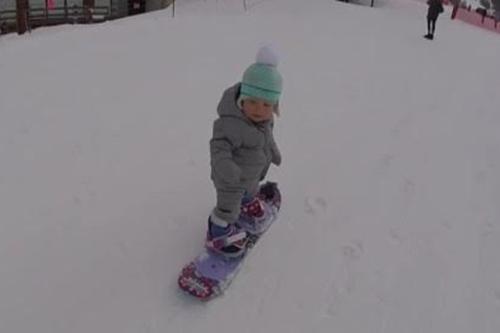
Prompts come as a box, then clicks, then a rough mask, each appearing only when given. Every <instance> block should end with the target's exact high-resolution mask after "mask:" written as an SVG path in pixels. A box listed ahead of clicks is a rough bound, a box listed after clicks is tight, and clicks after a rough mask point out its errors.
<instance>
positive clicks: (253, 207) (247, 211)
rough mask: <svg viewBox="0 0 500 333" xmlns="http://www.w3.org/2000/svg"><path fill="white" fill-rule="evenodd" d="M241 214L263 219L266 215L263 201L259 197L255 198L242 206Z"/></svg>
mask: <svg viewBox="0 0 500 333" xmlns="http://www.w3.org/2000/svg"><path fill="white" fill-rule="evenodd" d="M241 213H242V214H244V215H246V216H249V217H253V218H259V217H262V216H263V215H264V207H263V205H262V201H261V200H260V199H259V198H258V197H254V198H253V199H251V200H250V201H248V202H246V203H244V204H243V205H242V206H241Z"/></svg>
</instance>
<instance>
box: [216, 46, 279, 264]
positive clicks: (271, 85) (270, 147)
mask: <svg viewBox="0 0 500 333" xmlns="http://www.w3.org/2000/svg"><path fill="white" fill-rule="evenodd" d="M277 65H278V57H277V55H276V53H275V52H274V51H273V49H272V48H271V47H270V46H265V47H262V48H260V49H259V51H258V53H257V58H256V62H255V63H254V64H252V65H250V66H249V67H248V68H247V69H246V71H245V72H244V74H243V78H242V80H241V82H239V83H237V84H235V85H233V86H231V87H229V88H228V89H227V90H226V91H225V92H224V94H223V96H222V99H221V100H220V102H219V105H218V108H217V112H218V116H219V117H218V119H217V120H215V122H214V124H213V136H212V138H211V140H210V159H211V178H212V181H213V184H214V187H215V190H216V194H217V203H216V206H215V208H214V209H213V211H212V213H211V214H210V217H209V219H208V232H207V238H206V247H207V248H208V249H209V250H211V251H213V252H215V253H218V254H222V255H224V256H227V257H239V256H242V255H243V254H244V252H245V250H246V248H247V242H248V240H249V230H252V229H253V230H257V232H258V229H259V226H258V225H255V224H258V223H259V221H260V218H262V220H265V219H264V218H263V206H262V198H261V195H257V194H259V193H262V192H263V191H264V192H267V193H269V194H271V195H272V193H273V192H275V190H276V189H275V188H273V187H275V184H273V183H268V184H266V185H265V186H266V187H267V188H259V182H260V181H262V180H264V178H265V176H266V174H267V171H268V169H269V167H270V165H271V163H272V164H275V165H280V163H281V154H280V151H279V149H278V146H277V145H276V142H275V140H274V137H273V123H274V118H275V115H279V108H278V105H279V99H280V95H281V91H282V81H283V80H282V77H281V74H280V73H279V72H278V69H277ZM240 214H241V215H246V216H247V217H248V219H243V220H246V221H251V223H252V224H254V225H247V226H246V227H245V226H242V225H241V223H236V222H237V221H241V220H242V219H241V216H240ZM249 228H250V229H249Z"/></svg>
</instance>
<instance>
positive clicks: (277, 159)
mask: <svg viewBox="0 0 500 333" xmlns="http://www.w3.org/2000/svg"><path fill="white" fill-rule="evenodd" d="M273 127H274V123H271V153H272V159H271V163H273V164H274V165H277V166H279V165H280V164H281V152H280V149H279V148H278V145H277V144H276V141H275V140H274V135H273Z"/></svg>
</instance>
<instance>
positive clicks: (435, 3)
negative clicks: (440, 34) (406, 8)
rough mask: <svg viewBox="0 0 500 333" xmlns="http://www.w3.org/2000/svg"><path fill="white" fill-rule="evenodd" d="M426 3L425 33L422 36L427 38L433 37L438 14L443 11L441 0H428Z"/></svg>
mask: <svg viewBox="0 0 500 333" xmlns="http://www.w3.org/2000/svg"><path fill="white" fill-rule="evenodd" d="M427 5H429V9H428V10H427V35H425V36H424V37H425V38H427V39H430V40H432V39H434V32H435V30H436V21H437V19H438V16H439V14H441V13H442V12H443V11H444V8H443V1H442V0H428V1H427Z"/></svg>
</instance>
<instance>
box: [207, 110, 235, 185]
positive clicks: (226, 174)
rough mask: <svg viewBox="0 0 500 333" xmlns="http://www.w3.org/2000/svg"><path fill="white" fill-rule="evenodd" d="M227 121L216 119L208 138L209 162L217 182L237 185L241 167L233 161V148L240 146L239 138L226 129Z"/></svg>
mask: <svg viewBox="0 0 500 333" xmlns="http://www.w3.org/2000/svg"><path fill="white" fill-rule="evenodd" d="M227 121H228V120H224V119H221V118H219V119H217V120H216V121H215V122H214V126H213V135H212V139H211V140H210V164H211V166H212V177H213V179H214V181H215V182H216V183H218V184H226V185H237V184H239V182H240V176H241V169H240V167H238V165H236V163H234V161H233V150H234V149H236V148H238V147H239V146H241V138H239V137H238V135H235V134H234V133H231V131H229V130H228V129H227Z"/></svg>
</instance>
